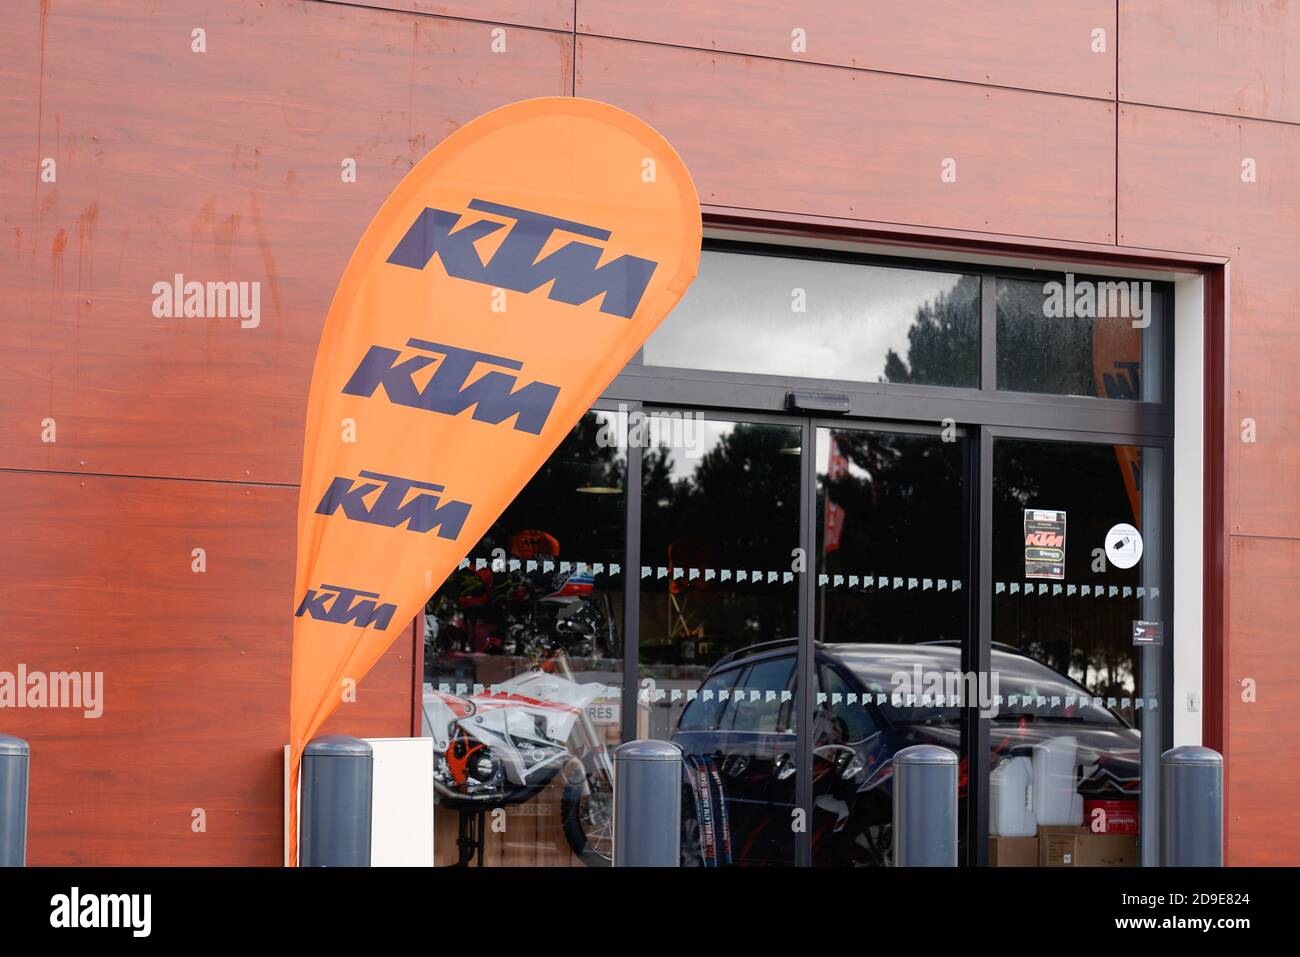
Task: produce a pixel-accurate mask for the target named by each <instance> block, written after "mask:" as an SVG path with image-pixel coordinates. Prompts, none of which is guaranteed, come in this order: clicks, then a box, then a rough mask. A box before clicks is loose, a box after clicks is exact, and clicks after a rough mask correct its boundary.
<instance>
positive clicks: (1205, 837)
mask: <svg viewBox="0 0 1300 957" xmlns="http://www.w3.org/2000/svg"><path fill="white" fill-rule="evenodd" d="M1160 794H1161V797H1162V798H1163V801H1162V804H1161V807H1160V866H1161V867H1222V866H1223V755H1221V754H1219V752H1217V751H1213V750H1211V749H1210V748H1199V747H1192V746H1187V747H1181V748H1171V749H1169V750H1168V751H1166V752H1165V753H1164V754H1162V755H1160Z"/></svg>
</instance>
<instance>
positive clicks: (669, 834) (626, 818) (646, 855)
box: [614, 741, 682, 867]
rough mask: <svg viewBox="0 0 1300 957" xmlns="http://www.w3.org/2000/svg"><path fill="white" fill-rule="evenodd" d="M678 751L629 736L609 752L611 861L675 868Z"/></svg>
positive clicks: (678, 815)
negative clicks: (611, 772)
mask: <svg viewBox="0 0 1300 957" xmlns="http://www.w3.org/2000/svg"><path fill="white" fill-rule="evenodd" d="M681 848H682V750H681V748H679V747H678V746H677V745H675V744H673V743H672V742H671V741H629V742H628V743H627V744H624V745H622V746H621V747H619V748H617V749H616V750H615V751H614V866H615V867H680V866H681V856H682V850H681Z"/></svg>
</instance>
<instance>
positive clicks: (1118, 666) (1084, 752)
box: [986, 435, 1172, 866]
mask: <svg viewBox="0 0 1300 957" xmlns="http://www.w3.org/2000/svg"><path fill="white" fill-rule="evenodd" d="M992 442H993V448H992V491H991V494H992V541H991V556H992V562H991V567H990V569H989V572H990V576H991V579H992V581H991V583H990V586H989V587H988V590H987V591H986V594H991V601H992V615H991V621H992V634H991V663H990V670H991V673H992V675H993V676H994V677H995V678H996V679H997V685H998V695H999V697H1000V699H1001V700H1000V702H999V704H998V706H997V709H996V714H995V715H994V716H993V718H992V721H991V726H990V728H989V746H990V750H991V752H992V753H991V761H990V778H989V833H990V855H989V857H990V863H993V864H996V865H1006V864H1026V863H1036V864H1037V865H1038V866H1133V865H1136V864H1138V863H1140V862H1142V861H1143V860H1144V859H1145V860H1146V862H1147V863H1154V846H1155V845H1154V841H1155V809H1156V807H1157V806H1158V803H1157V797H1156V794H1155V787H1156V785H1157V780H1158V757H1159V753H1160V740H1161V727H1162V719H1163V715H1164V713H1165V711H1166V710H1167V708H1168V702H1167V701H1165V700H1163V698H1162V696H1161V692H1160V689H1161V687H1162V685H1163V677H1164V670H1165V645H1164V641H1165V638H1166V636H1167V634H1168V632H1169V630H1170V624H1171V623H1170V621H1169V617H1170V614H1169V609H1170V608H1171V607H1172V604H1171V602H1170V600H1169V599H1170V595H1169V593H1168V587H1167V586H1168V579H1167V570H1166V564H1165V563H1166V559H1167V558H1168V555H1167V551H1166V549H1165V547H1164V542H1165V541H1166V540H1167V531H1166V522H1167V518H1166V509H1167V503H1166V496H1165V494H1164V493H1165V488H1166V476H1165V451H1164V449H1162V448H1161V447H1158V446H1141V445H1132V444H1126V443H1123V442H1119V443H1110V442H1106V443H1100V442H1093V443H1085V442H1080V441H1068V440H1059V441H1058V440H1053V441H1048V440H1040V439H1038V438H1029V437H1020V436H1019V435H1017V436H1001V437H993V438H992ZM986 554H988V553H987V552H986ZM1031 853H1033V854H1036V855H1037V860H1036V861H1034V862H1031V861H1029V860H1028V857H1029V855H1030V854H1031Z"/></svg>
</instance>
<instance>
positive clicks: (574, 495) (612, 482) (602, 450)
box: [470, 413, 627, 562]
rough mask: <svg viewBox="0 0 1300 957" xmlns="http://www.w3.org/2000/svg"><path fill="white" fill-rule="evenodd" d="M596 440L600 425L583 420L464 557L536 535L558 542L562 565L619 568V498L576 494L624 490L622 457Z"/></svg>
mask: <svg viewBox="0 0 1300 957" xmlns="http://www.w3.org/2000/svg"><path fill="white" fill-rule="evenodd" d="M599 434H600V419H599V418H598V417H597V416H596V414H594V413H588V414H586V415H584V416H583V417H582V418H581V419H580V420H579V421H578V424H577V425H575V426H574V427H573V429H572V430H571V431H570V432H569V434H568V435H566V436H565V437H564V440H563V441H562V442H561V443H560V445H559V448H557V449H556V450H555V452H554V453H553V454H552V455H551V457H550V458H548V459H547V460H546V461H545V462H544V463H543V464H542V467H541V468H540V469H538V470H537V474H536V475H534V476H533V477H532V479H531V480H529V482H528V484H527V485H526V486H524V490H523V491H522V492H520V493H519V495H518V496H516V497H515V499H514V501H513V502H511V503H510V505H509V506H508V507H507V508H506V510H505V511H504V512H503V513H502V515H501V517H500V518H499V519H498V520H497V521H496V522H495V523H494V524H493V525H492V528H491V529H490V530H489V531H488V533H487V534H486V535H484V536H483V539H482V541H481V542H479V544H478V545H476V546H475V547H474V548H473V549H472V550H471V552H470V554H472V555H484V556H486V555H488V554H489V553H490V552H491V551H492V549H494V548H501V549H505V550H506V551H508V550H509V547H510V537H511V536H512V535H514V534H516V533H517V532H520V531H523V530H525V529H538V530H541V531H544V532H547V533H549V534H551V535H553V536H555V537H556V538H557V539H559V542H560V554H561V555H562V556H563V557H564V558H566V559H573V560H577V561H584V562H591V561H617V562H621V561H622V551H623V541H624V534H623V526H624V505H625V501H626V500H625V498H624V496H623V495H622V494H600V493H590V492H579V491H578V489H618V490H620V492H621V491H622V490H623V488H624V482H625V479H626V475H627V457H626V454H625V453H624V451H623V450H622V449H620V448H618V447H616V446H614V445H612V444H608V443H606V444H605V445H601V444H600V443H599V442H598V441H597V436H598V435H599Z"/></svg>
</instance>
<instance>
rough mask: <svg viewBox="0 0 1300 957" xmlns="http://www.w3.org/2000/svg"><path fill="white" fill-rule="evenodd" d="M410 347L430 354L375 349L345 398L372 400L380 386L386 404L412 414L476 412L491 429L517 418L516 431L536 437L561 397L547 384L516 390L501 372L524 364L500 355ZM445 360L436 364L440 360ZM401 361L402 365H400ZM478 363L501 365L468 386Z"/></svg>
mask: <svg viewBox="0 0 1300 957" xmlns="http://www.w3.org/2000/svg"><path fill="white" fill-rule="evenodd" d="M406 344H407V346H409V347H410V348H412V349H419V350H420V351H422V352H428V353H432V355H416V356H411V357H410V358H407V359H402V353H401V352H399V351H398V350H397V349H390V348H388V347H387V346H371V347H370V350H369V351H368V352H367V353H366V354H365V355H364V356H363V357H362V359H361V364H360V365H358V366H357V370H356V371H355V372H353V373H352V378H350V379H348V382H347V385H345V386H344V387H343V392H344V393H345V394H346V395H359V396H363V397H365V398H370V397H371V396H373V395H374V394H375V390H376V389H378V388H379V387H380V386H383V387H384V392H385V394H386V395H387V396H388V401H390V402H394V403H396V404H397V405H407V406H410V407H411V408H413V409H427V410H428V411H430V412H441V413H443V414H444V415H459V414H460V413H462V412H464V411H465V410H466V409H469V408H473V410H474V412H473V414H472V415H471V416H470V417H471V418H473V419H475V420H477V421H479V422H487V423H489V424H491V425H500V424H501V423H502V422H504V421H505V420H506V419H508V418H510V417H511V416H518V418H517V419H516V420H515V424H514V429H515V431H517V432H531V433H532V434H533V435H537V434H539V433H540V432H541V431H542V426H544V425H546V419H547V416H549V415H550V414H551V407H552V406H554V405H555V400H556V398H557V397H558V396H559V394H560V389H559V387H558V386H553V385H548V384H546V383H545V382H530V383H528V384H527V385H525V386H523V387H521V388H518V389H516V388H515V385H516V384H517V383H518V381H519V380H518V378H517V377H516V376H513V375H510V374H509V373H506V372H501V371H500V369H510V370H513V371H515V372H518V371H519V370H520V369H522V368H523V367H524V364H523V363H522V362H519V361H516V360H515V359H506V358H504V357H502V356H494V355H489V354H488V353H486V352H475V351H473V350H472V349H458V348H456V347H455V346H446V345H442V344H441V343H437V342H425V341H424V340H423V339H408V340H407V341H406ZM438 356H441V357H442V359H441V361H440V362H438V359H437V357H438ZM398 360H401V361H398ZM434 362H438V368H437V369H435V370H434V372H433V376H432V377H431V378H430V379H429V381H428V382H427V383H426V384H425V386H424V388H423V389H418V388H416V385H415V381H414V376H415V374H416V373H417V372H419V371H420V370H421V369H423V368H425V367H426V366H429V365H431V364H433V363H434ZM480 364H482V365H490V366H497V367H498V368H497V369H494V370H492V371H491V372H486V373H484V374H483V375H482V376H480V377H479V378H477V379H475V380H474V381H473V382H471V383H470V384H469V385H466V384H465V381H466V380H467V379H468V378H469V377H470V374H471V373H472V372H473V371H474V370H475V368H477V367H478V366H479V365H480Z"/></svg>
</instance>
